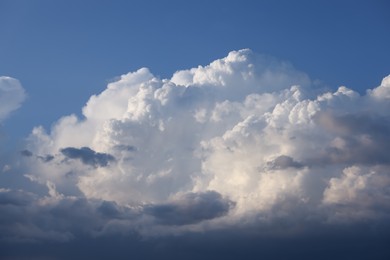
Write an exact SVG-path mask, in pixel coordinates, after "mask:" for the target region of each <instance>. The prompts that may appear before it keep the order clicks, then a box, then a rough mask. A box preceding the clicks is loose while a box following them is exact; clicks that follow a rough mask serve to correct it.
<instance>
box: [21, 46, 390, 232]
mask: <svg viewBox="0 0 390 260" xmlns="http://www.w3.org/2000/svg"><path fill="white" fill-rule="evenodd" d="M389 78H390V77H387V78H385V79H384V80H383V81H382V84H381V85H380V86H379V87H377V88H374V89H372V90H368V91H367V93H366V94H365V95H360V94H359V93H357V92H355V91H353V90H351V89H348V88H346V87H344V86H342V87H339V88H338V89H337V90H336V91H333V92H325V93H320V94H318V93H319V92H320V90H319V89H315V88H314V87H313V84H312V83H311V81H310V79H309V78H308V76H307V75H305V74H304V73H302V72H299V71H297V70H295V69H294V68H293V67H292V66H291V65H290V64H288V63H285V62H280V61H277V60H275V59H272V58H270V57H266V56H261V55H257V54H254V53H252V52H251V51H250V50H240V51H233V52H231V53H229V55H228V56H227V57H225V58H223V59H220V60H216V61H214V62H212V63H211V64H210V65H207V66H204V67H203V66H199V67H197V68H193V69H190V70H184V71H178V72H176V73H175V74H174V75H173V77H172V78H171V79H159V78H157V77H155V76H154V75H153V74H151V72H150V71H149V70H148V69H146V68H142V69H140V70H138V71H136V72H132V73H128V74H126V75H122V76H121V78H120V79H119V80H118V81H116V82H112V83H110V84H109V85H108V86H107V89H106V90H104V91H103V92H102V93H100V94H99V95H95V96H92V97H91V98H90V99H89V101H88V102H87V104H86V105H85V107H84V108H83V110H82V111H83V116H84V117H83V118H78V117H76V116H75V115H70V116H65V117H63V118H61V119H60V120H59V121H58V122H56V123H55V124H54V125H53V127H52V129H50V131H49V132H47V131H46V130H45V129H43V128H42V127H37V128H35V129H34V130H33V132H32V134H31V136H30V137H29V140H28V147H26V150H25V151H29V152H30V153H29V155H30V156H24V157H23V160H24V161H26V165H28V171H29V172H28V174H26V176H27V177H28V178H29V179H30V180H33V181H35V182H38V183H41V184H44V185H47V186H48V187H49V190H51V191H52V192H51V193H52V195H53V196H54V195H56V194H57V195H58V196H57V195H56V196H55V197H56V198H57V199H58V200H62V199H63V200H65V198H70V197H74V196H77V197H80V196H81V197H83V198H84V199H85V200H86V201H88V203H92V201H95V202H96V201H100V202H101V201H105V202H106V203H109V204H104V205H103V206H101V207H100V206H99V209H101V210H102V211H103V212H106V213H107V214H108V215H110V214H111V215H112V216H114V215H115V216H117V214H119V213H118V212H119V211H118V209H119V208H121V209H122V210H123V209H126V210H130V211H131V212H133V213H132V214H139V215H137V216H138V217H137V219H138V220H137V221H138V222H137V223H138V224H137V225H136V226H137V227H138V228H139V227H142V228H139V230H142V232H144V233H148V234H150V233H154V234H155V233H159V232H162V233H163V232H166V231H167V230H168V231H175V232H176V231H177V230H179V229H180V230H204V229H214V228H220V227H222V226H230V227H231V226H235V225H238V224H239V223H252V224H254V225H258V226H261V227H264V226H265V225H266V224H265V223H268V224H269V223H273V225H274V226H277V224H276V223H277V222H278V221H280V222H283V223H285V224H284V225H287V226H289V224H286V223H291V226H294V225H299V223H304V222H306V221H309V222H310V223H312V222H313V221H314V222H317V224H318V223H321V224H326V223H342V222H344V221H346V220H347V221H348V220H350V221H355V222H359V221H366V220H371V221H381V220H385V219H389V217H390V216H389V214H390V202H389V199H388V198H389V196H390V193H389V190H388V188H387V187H388V184H389V183H390V176H389V175H388V172H389V169H390V165H389V164H390V157H389V153H388V152H387V151H388V150H389V148H390V146H389V144H390V139H389V137H388V133H389V130H390V121H389V118H390V112H389V111H390V81H389ZM25 155H27V153H26V152H25ZM31 155H35V156H31ZM44 158H50V160H45V159H44ZM91 166H92V167H91ZM48 183H50V185H54V186H55V192H54V190H53V188H51V189H50V187H54V186H50V185H48ZM59 194H61V196H63V197H62V199H61V198H59V197H61V196H59ZM111 203H112V204H111ZM94 210H96V209H95V208H94ZM134 212H136V213H134ZM121 214H122V213H121ZM125 215H126V214H125ZM130 215H131V214H130ZM126 216H129V215H126ZM129 218H130V217H129ZM120 219H126V217H125V216H124V215H123V216H122V217H120ZM130 222H131V221H130ZM116 223H118V222H116ZM142 223H148V225H146V224H142ZM151 223H152V224H151ZM293 223H295V224H293ZM297 223H298V224H297ZM148 229H149V230H148ZM150 230H153V231H150ZM140 232H141V231H140Z"/></svg>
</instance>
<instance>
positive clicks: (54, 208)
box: [0, 189, 390, 260]
mask: <svg viewBox="0 0 390 260" xmlns="http://www.w3.org/2000/svg"><path fill="white" fill-rule="evenodd" d="M0 202H1V203H0V212H1V214H0V259H57V260H62V259H108V258H114V259H129V256H131V257H132V258H137V259H260V258H266V259H271V258H272V259H295V258H297V259H298V258H299V259H354V260H363V259H376V260H385V259H386V260H387V259H389V257H390V248H389V247H388V241H389V239H390V225H389V223H390V222H389V221H388V217H387V218H384V219H382V220H380V221H367V220H365V221H361V222H355V223H350V224H349V225H344V224H337V223H336V224H332V223H330V222H327V221H320V220H319V219H316V218H307V217H304V216H308V214H305V213H302V214H301V216H302V217H296V218H294V219H293V220H291V218H290V217H289V216H288V215H286V214H282V215H279V216H278V217H276V218H273V219H270V220H269V221H266V222H264V223H262V222H261V221H255V222H246V221H243V222H242V223H241V224H240V225H234V226H228V227H224V228H221V227H220V228H217V229H210V230H207V232H183V233H178V234H176V235H164V236H152V237H142V236H140V235H139V234H138V233H137V232H136V230H137V227H139V225H140V223H142V222H137V221H138V220H139V219H140V218H142V217H143V214H142V213H141V214H139V212H138V213H137V212H136V211H134V210H132V209H131V208H128V207H124V206H120V205H118V204H116V203H115V202H110V201H101V200H88V199H85V198H76V197H62V198H42V197H41V198H39V197H37V196H36V195H34V194H32V193H28V192H22V191H11V190H4V189H3V190H1V192H0ZM290 203H291V202H290ZM185 205H187V208H186V206H185ZM231 205H232V202H230V201H228V200H227V199H224V198H223V197H222V196H221V195H220V194H218V193H216V192H213V191H210V192H205V193H189V194H185V195H183V196H182V197H180V198H178V199H176V200H175V201H172V202H171V203H170V204H164V205H160V206H157V205H155V206H146V207H145V209H144V212H147V214H151V213H154V215H153V216H156V219H157V222H158V223H160V224H162V222H164V223H165V224H167V225H177V224H178V223H182V224H186V223H193V222H199V221H202V220H204V219H209V218H213V217H216V216H220V215H223V214H226V213H227V211H228V210H229V208H230V207H231ZM331 210H332V209H331V208H329V209H327V211H331ZM198 211H199V212H200V213H198ZM166 212H168V213H166ZM207 212H213V213H207ZM177 214H178V215H177ZM191 215H193V216H191ZM283 216H284V217H283ZM169 218H173V220H169ZM260 218H264V216H259V219H260ZM121 221H127V223H136V224H135V225H134V226H133V228H130V229H129V228H128V227H126V226H121V225H120V223H121ZM248 223H249V224H248ZM115 225H117V227H116V229H112V230H113V231H112V230H111V232H105V230H107V229H108V228H107V227H112V226H115ZM144 225H145V224H144ZM147 225H153V223H150V222H147ZM148 228H150V227H148Z"/></svg>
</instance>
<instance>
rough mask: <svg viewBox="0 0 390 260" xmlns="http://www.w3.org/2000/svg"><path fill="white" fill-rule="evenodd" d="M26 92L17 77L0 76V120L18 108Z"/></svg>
mask: <svg viewBox="0 0 390 260" xmlns="http://www.w3.org/2000/svg"><path fill="white" fill-rule="evenodd" d="M25 98H26V93H25V91H24V89H23V87H22V85H21V84H20V82H19V81H18V80H17V79H14V78H11V77H4V76H0V122H2V121H3V120H4V119H6V118H7V117H8V116H9V114H10V113H11V112H12V111H14V110H16V109H18V108H19V107H20V106H21V104H22V102H23V101H24V99H25Z"/></svg>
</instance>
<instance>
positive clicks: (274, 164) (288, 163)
mask: <svg viewBox="0 0 390 260" xmlns="http://www.w3.org/2000/svg"><path fill="white" fill-rule="evenodd" d="M267 166H268V167H269V169H271V170H283V169H286V168H302V167H304V165H303V164H302V163H299V162H297V161H295V160H294V159H293V158H291V157H290V156H287V155H280V156H278V157H276V158H275V159H274V160H272V161H269V162H267Z"/></svg>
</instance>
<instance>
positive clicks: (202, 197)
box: [145, 191, 234, 225]
mask: <svg viewBox="0 0 390 260" xmlns="http://www.w3.org/2000/svg"><path fill="white" fill-rule="evenodd" d="M233 206H234V203H233V202H232V201H230V200H228V199H226V198H223V197H222V196H221V194H219V193H218V192H215V191H207V192H201V193H187V194H185V195H184V196H182V197H181V198H179V199H176V200H174V201H172V202H170V203H165V204H159V205H152V206H148V207H146V208H145V212H146V213H147V214H150V215H152V216H154V217H155V218H156V219H157V221H158V222H159V223H160V224H163V225H186V224H194V223H198V222H201V221H203V220H208V219H213V218H217V217H221V216H223V215H226V214H227V213H228V212H229V210H230V209H231V208H232V207H233Z"/></svg>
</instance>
